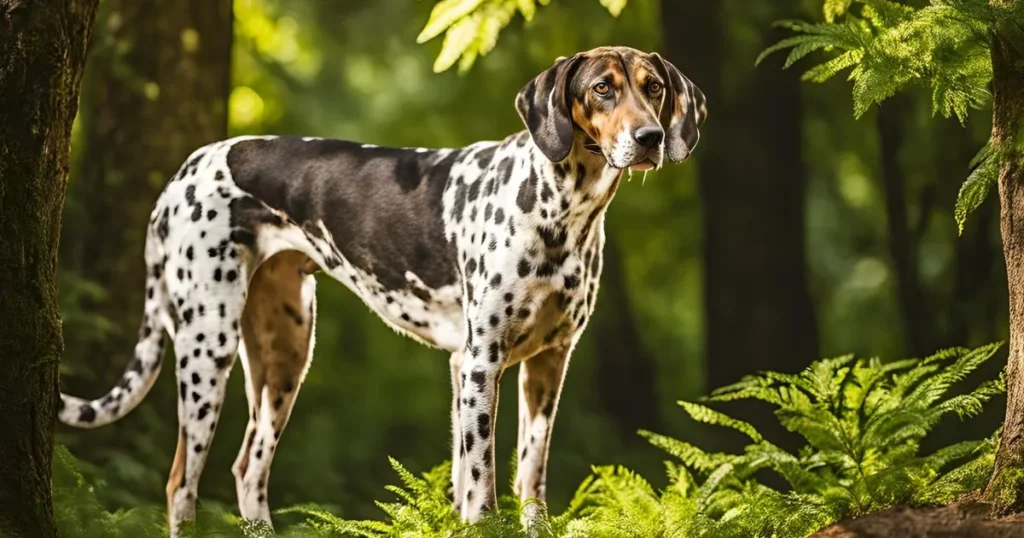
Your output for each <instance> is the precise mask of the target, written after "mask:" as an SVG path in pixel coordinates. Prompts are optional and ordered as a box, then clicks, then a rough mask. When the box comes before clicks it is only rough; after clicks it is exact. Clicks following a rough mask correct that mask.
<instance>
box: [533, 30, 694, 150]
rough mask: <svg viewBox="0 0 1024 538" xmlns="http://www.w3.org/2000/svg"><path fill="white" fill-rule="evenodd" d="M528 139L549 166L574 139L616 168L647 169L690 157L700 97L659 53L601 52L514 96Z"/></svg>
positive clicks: (559, 64)
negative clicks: (581, 140)
mask: <svg viewBox="0 0 1024 538" xmlns="http://www.w3.org/2000/svg"><path fill="white" fill-rule="evenodd" d="M516 109H517V110H518V111H519V115H520V117H522V119H523V123H525V124H526V128H527V129H529V131H530V135H531V136H532V137H533V141H534V143H535V144H537V147H538V148H540V150H541V151H542V152H543V153H544V155H545V156H546V157H547V158H548V159H550V160H551V161H554V162H559V161H562V160H564V159H565V158H566V157H567V156H568V155H569V152H570V151H571V150H572V146H573V143H574V140H575V139H576V134H577V133H582V134H583V135H585V138H584V146H585V147H586V148H587V149H590V150H592V151H595V152H596V151H599V152H600V153H602V154H603V155H604V157H605V159H606V160H607V161H608V164H610V165H611V166H613V167H615V168H619V169H622V168H627V167H633V168H634V169H638V170H647V169H650V168H657V167H660V166H661V164H662V160H663V158H664V156H665V155H666V154H667V156H668V158H669V160H671V161H672V162H680V161H682V160H685V159H686V158H687V157H689V156H690V153H691V152H692V151H693V148H694V147H696V145H697V140H698V139H699V138H700V132H699V130H698V129H699V127H700V125H701V123H702V122H703V121H704V118H705V117H706V116H707V109H706V106H705V100H704V94H703V93H701V91H700V89H698V88H697V86H696V85H694V84H693V83H692V82H690V80H689V79H687V78H686V77H685V76H683V74H682V73H680V72H679V70H678V69H676V67H675V66H674V65H672V64H671V63H670V62H668V61H667V60H665V59H664V58H662V57H661V56H659V55H658V54H657V53H651V54H647V53H644V52H641V51H638V50H636V49H632V48H629V47H601V48H597V49H593V50H590V51H587V52H582V53H579V54H577V55H575V56H573V57H572V58H559V59H558V60H557V61H555V64H554V65H553V66H551V67H550V68H549V69H548V70H546V71H544V72H543V73H541V74H540V75H538V76H537V78H535V79H533V80H532V81H530V82H529V83H528V84H527V85H526V87H525V88H523V90H522V91H521V92H519V95H518V96H517V97H516Z"/></svg>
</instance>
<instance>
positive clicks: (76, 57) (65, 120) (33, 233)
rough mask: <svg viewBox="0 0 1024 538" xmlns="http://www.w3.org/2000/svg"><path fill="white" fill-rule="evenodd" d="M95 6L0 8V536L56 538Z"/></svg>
mask: <svg viewBox="0 0 1024 538" xmlns="http://www.w3.org/2000/svg"><path fill="white" fill-rule="evenodd" d="M97 2H98V0H60V1H58V0H30V1H22V0H0V283H2V284H0V286H2V289H3V292H2V293H0V326H2V327H3V337H0V361H2V362H3V368H2V369H0V432H3V434H2V435H0V462H3V463H2V464H0V535H3V536H56V535H57V529H56V527H55V525H54V521H53V507H52V506H51V501H50V460H51V457H52V453H53V431H54V423H55V419H56V411H57V409H56V407H57V399H58V397H57V395H58V391H57V366H58V364H59V361H60V355H61V352H62V348H63V343H62V341H61V332H60V331H61V328H60V317H59V315H58V312H57V241H58V238H59V237H60V225H61V208H62V205H63V203H64V193H65V188H66V183H65V180H66V177H67V170H68V154H69V149H70V140H71V124H72V122H73V121H74V119H75V112H76V109H77V107H78V89H79V84H80V82H81V76H82V69H83V67H84V65H85V56H86V50H87V47H88V42H89V36H90V33H91V30H92V23H93V18H94V16H95V13H96V4H97Z"/></svg>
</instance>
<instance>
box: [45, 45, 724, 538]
mask: <svg viewBox="0 0 1024 538" xmlns="http://www.w3.org/2000/svg"><path fill="white" fill-rule="evenodd" d="M515 104H516V108H517V110H518V112H519V114H520V116H521V117H522V120H523V122H524V123H525V125H526V127H527V130H525V131H523V132H520V133H518V134H514V135H512V136H510V137H508V138H506V139H504V140H502V141H498V142H479V143H475V144H472V145H469V146H467V147H463V148H459V149H422V148H420V149H412V148H403V149H398V148H385V147H377V146H374V145H370V144H358V143H353V142H346V141H340V140H330V139H322V138H295V137H273V136H248V137H239V138H233V139H230V140H225V141H221V142H217V143H214V144H211V145H209V146H206V147H203V148H201V149H199V150H197V151H195V152H194V153H193V154H192V155H191V156H189V158H188V159H187V161H186V162H185V164H184V165H183V166H182V167H181V169H180V170H179V171H178V172H177V173H176V174H175V175H174V177H173V178H172V179H171V181H170V182H169V184H168V185H167V187H166V189H165V190H164V191H163V193H162V194H161V196H160V198H159V199H158V201H157V203H156V206H155V208H154V209H153V212H152V216H151V219H150V222H149V226H148V233H147V239H146V246H145V261H146V268H147V278H146V300H145V309H144V312H143V316H142V324H141V328H140V330H139V340H138V344H136V346H135V355H134V359H133V360H132V361H131V362H130V364H129V365H128V367H127V370H126V371H125V373H124V376H123V377H122V379H121V381H120V383H119V384H118V385H117V386H115V387H114V388H113V389H111V390H110V392H109V393H107V394H106V395H105V396H103V397H101V398H98V399H95V400H91V401H89V400H82V399H79V398H75V397H72V396H68V395H64V394H62V395H61V400H62V401H61V409H60V419H61V421H62V422H64V423H66V424H70V425H73V426H78V427H97V426H102V425H104V424H108V423H110V422H112V421H114V420H117V419H119V418H121V417H123V416H124V415H125V414H127V413H128V412H129V411H131V410H132V409H133V408H134V407H135V406H136V405H138V404H139V402H140V401H141V400H142V399H143V397H145V395H146V393H147V392H148V391H149V389H150V387H151V386H152V384H153V382H154V380H155V379H156V378H157V374H158V372H159V370H160V363H161V356H162V355H163V351H164V344H165V341H166V340H165V334H166V335H167V336H169V337H170V339H171V341H172V342H173V346H174V355H175V370H176V373H177V381H178V389H179V398H178V424H179V434H178V446H177V451H176V452H175V456H174V462H173V464H172V466H171V472H170V479H169V480H168V482H167V508H168V518H169V521H170V525H171V529H172V534H175V533H176V532H177V529H178V527H179V526H180V524H181V523H182V522H183V521H187V520H191V519H193V518H194V516H195V506H196V493H197V491H198V486H199V478H200V475H201V474H202V471H203V466H204V464H205V462H206V457H207V454H208V453H209V449H210V443H211V441H212V439H213V434H214V431H215V430H216V428H217V420H218V416H219V414H220V411H221V406H222V404H223V402H224V393H225V387H226V386H227V379H228V374H229V372H230V371H231V367H232V365H233V364H234V362H235V356H236V354H238V355H240V356H241V358H242V361H241V362H242V368H243V371H244V373H245V380H246V383H245V387H246V396H247V397H248V402H249V424H248V427H247V428H246V432H245V436H244V438H243V441H242V447H241V450H240V451H239V453H238V457H237V459H236V460H235V463H234V465H233V467H232V471H233V474H234V476H235V481H236V488H237V493H238V504H239V507H240V510H241V515H242V517H243V518H245V519H247V520H259V521H265V522H267V523H269V522H270V511H269V508H268V505H267V485H268V479H269V474H270V465H271V461H272V460H273V457H274V451H275V450H276V449H277V445H278V442H279V441H280V437H281V433H282V431H283V430H284V428H285V425H286V424H287V422H288V417H289V414H290V413H291V411H292V406H293V405H294V404H295V398H296V396H297V394H298V391H299V388H300V386H301V385H302V381H303V378H304V377H305V374H306V371H307V369H308V368H309V363H310V358H311V356H312V353H313V342H314V332H315V324H316V279H315V277H314V274H315V273H317V272H323V273H325V274H326V275H329V276H330V277H332V278H334V279H335V280H338V281H340V282H341V283H343V284H344V285H345V286H346V287H348V288H349V289H351V290H352V291H353V292H354V293H355V294H356V295H358V296H359V298H360V299H362V300H363V301H364V302H365V303H366V304H367V305H368V306H369V307H370V308H371V309H372V310H373V311H374V312H376V313H377V315H379V316H380V318H381V319H383V320H384V322H385V323H386V324H388V325H389V326H390V327H392V328H393V329H395V330H396V331H398V332H399V333H402V334H406V335H408V336H410V337H412V338H414V339H416V340H419V341H420V342H422V343H424V344H426V345H429V346H433V347H437V348H440V349H443V350H445V351H448V352H450V353H451V360H450V366H451V377H452V386H453V389H454V399H453V403H452V417H451V418H452V428H453V439H454V441H453V448H452V460H453V466H452V486H453V492H454V504H455V508H456V510H458V511H459V512H460V513H461V517H462V518H463V519H464V520H467V521H471V522H472V521H476V520H478V519H479V518H480V517H481V515H482V513H483V512H484V511H485V510H487V509H489V508H493V507H494V505H495V498H496V491H495V472H494V457H495V456H494V435H493V432H494V423H495V422H494V421H495V415H496V412H497V398H498V392H497V391H498V379H499V378H500V377H501V374H502V372H503V371H504V370H505V369H506V368H508V367H510V366H513V365H515V364H518V363H522V364H521V366H520V368H519V441H518V451H517V453H518V458H519V461H518V470H517V476H516V478H515V483H514V489H515V492H516V494H517V495H518V496H519V497H521V498H523V499H527V498H536V499H539V500H543V499H544V494H545V476H546V470H547V469H546V463H547V455H548V446H549V443H550V439H551V428H552V424H553V422H554V418H555V412H556V410H557V407H558V399H559V394H560V392H561V387H562V380H563V377H564V375H565V371H566V368H567V366H568V363H569V357H570V355H571V353H572V350H573V347H574V346H575V345H576V343H577V341H578V340H579V338H580V335H581V334H582V333H583V330H584V328H585V327H586V325H587V321H588V320H589V318H590V315H591V313H592V311H593V309H594V303H595V299H596V296H597V290H598V279H599V277H600V274H601V251H602V246H603V243H604V214H605V210H606V209H607V207H608V204H609V202H611V200H612V197H613V196H614V195H615V192H616V189H617V187H618V186H619V182H620V178H621V177H622V173H623V170H625V169H627V168H631V169H634V170H648V169H652V168H658V167H660V166H661V164H662V162H663V158H664V157H665V156H667V157H668V159H669V160H670V161H673V162H678V161H682V160H684V159H686V158H687V157H688V156H689V154H690V152H691V151H692V150H693V149H694V147H695V146H696V144H697V140H698V137H699V133H698V127H699V126H700V124H701V123H702V121H703V119H704V117H705V116H706V111H705V100H704V96H703V94H702V93H701V92H700V90H699V89H698V88H697V87H696V86H695V85H694V84H693V83H691V82H690V81H689V80H688V79H687V78H686V77H684V76H683V75H682V74H681V73H680V72H679V70H678V69H676V67H675V66H673V65H672V64H671V63H669V62H668V61H666V60H664V59H663V58H661V57H660V56H659V55H658V54H656V53H655V54H647V53H643V52H640V51H637V50H634V49H630V48H625V47H603V48H598V49H594V50H591V51H588V52H584V53H580V54H577V55H575V56H573V57H571V58H559V59H558V60H557V61H556V62H555V63H554V65H552V66H551V67H550V68H549V69H547V70H546V71H544V72H543V73H541V74H540V75H539V76H538V77H537V78H535V79H534V80H532V81H530V82H529V83H528V84H527V85H526V86H525V88H523V90H522V91H521V92H520V93H519V94H518V96H517V97H516V101H515Z"/></svg>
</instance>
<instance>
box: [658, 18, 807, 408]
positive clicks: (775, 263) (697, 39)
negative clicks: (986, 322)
mask: <svg viewBox="0 0 1024 538" xmlns="http://www.w3.org/2000/svg"><path fill="white" fill-rule="evenodd" d="M773 5H774V6H775V7H774V8H772V9H766V10H761V11H764V12H765V13H760V12H759V15H757V16H758V17H759V18H765V19H766V20H758V21H756V23H757V24H760V27H767V26H768V25H770V23H771V22H772V20H775V19H776V18H780V17H781V16H782V14H783V13H792V12H793V10H795V9H796V6H794V5H793V4H792V2H774V3H773ZM721 6H722V4H721V2H711V1H703V2H676V1H663V2H661V11H662V25H663V34H664V39H665V55H666V57H667V58H668V59H669V60H671V61H672V62H674V63H676V65H677V66H678V67H679V68H680V69H681V70H682V71H683V72H684V73H685V74H686V75H687V76H688V77H689V78H690V79H691V80H693V81H694V83H695V84H697V86H699V87H701V88H702V89H703V90H704V93H705V95H707V97H708V112H709V119H708V121H707V123H706V124H705V129H702V131H703V132H702V133H701V134H702V136H701V142H700V144H701V145H700V148H699V150H698V151H697V152H696V156H695V159H696V160H697V165H698V170H699V181H700V185H699V186H700V192H701V197H702V202H703V215H704V298H705V316H706V317H705V322H706V326H705V334H706V342H705V358H706V364H707V366H708V380H709V382H710V384H711V386H712V387H718V386H721V385H725V384H728V383H731V382H735V381H737V380H738V379H739V377H740V376H742V375H744V374H749V373H753V372H756V371H760V370H767V369H777V370H783V371H790V372H792V371H796V370H799V369H802V368H804V367H806V366H807V365H808V363H810V362H811V361H812V360H814V359H815V358H816V357H817V352H818V337H817V323H816V320H815V316H814V308H813V305H812V302H811V296H810V292H809V290H808V283H807V268H806V261H805V252H804V250H805V249H804V198H805V193H804V189H805V184H806V182H807V172H806V170H805V169H804V166H803V159H802V157H801V135H802V121H803V120H802V117H803V115H802V111H801V107H800V81H799V78H798V75H797V74H796V73H794V72H791V71H785V72H784V71H782V70H781V69H779V68H778V66H775V65H766V66H763V67H760V68H758V69H756V70H753V71H750V70H749V69H748V68H747V67H744V68H743V72H744V73H748V72H749V73H750V74H749V75H748V76H747V77H746V78H744V79H742V80H735V74H734V73H733V72H731V71H730V73H728V74H726V73H724V68H725V66H726V65H727V64H728V62H729V60H728V58H727V56H728V55H727V54H725V51H727V50H728V49H729V48H731V47H737V46H739V45H738V43H739V42H740V41H741V40H743V39H747V38H748V37H749V35H747V34H743V33H737V32H729V31H727V30H728V28H727V27H726V24H725V20H724V19H723V17H722V13H721V10H722V9H723V8H722V7H721ZM733 36H736V37H733ZM780 36H781V34H780V33H778V32H772V33H770V35H766V36H764V37H763V38H762V39H763V43H762V45H763V46H767V45H768V44H771V43H774V42H775V41H777V39H778V38H780ZM754 54H756V52H755V53H754ZM742 61H749V62H750V64H752V63H753V57H752V56H751V57H750V58H744V59H743V60H742ZM750 64H746V65H750ZM726 76H728V77H729V84H728V87H729V88H728V89H729V91H724V90H725V84H724V83H723V79H724V78H725V77H726ZM740 148H742V149H740ZM773 422H774V421H773Z"/></svg>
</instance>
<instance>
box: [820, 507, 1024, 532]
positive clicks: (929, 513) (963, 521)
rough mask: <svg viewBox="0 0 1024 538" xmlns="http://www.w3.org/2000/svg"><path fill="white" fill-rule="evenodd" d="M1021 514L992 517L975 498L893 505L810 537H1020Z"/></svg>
mask: <svg viewBox="0 0 1024 538" xmlns="http://www.w3.org/2000/svg"><path fill="white" fill-rule="evenodd" d="M1021 537H1024V514H1018V515H1015V516H1011V517H1008V518H1001V519H993V518H992V515H991V512H990V510H989V506H988V505H987V504H985V503H982V502H978V501H965V502H962V503H954V504H951V505H949V506H943V507H940V508H908V507H897V508H891V509H889V510H884V511H881V512H876V513H874V514H869V515H866V516H863V517H859V518H856V519H852V520H849V521H845V522H843V523H837V524H835V525H832V526H830V527H827V528H825V529H823V530H821V531H819V532H817V533H816V534H814V535H813V536H812V538H1021Z"/></svg>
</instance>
